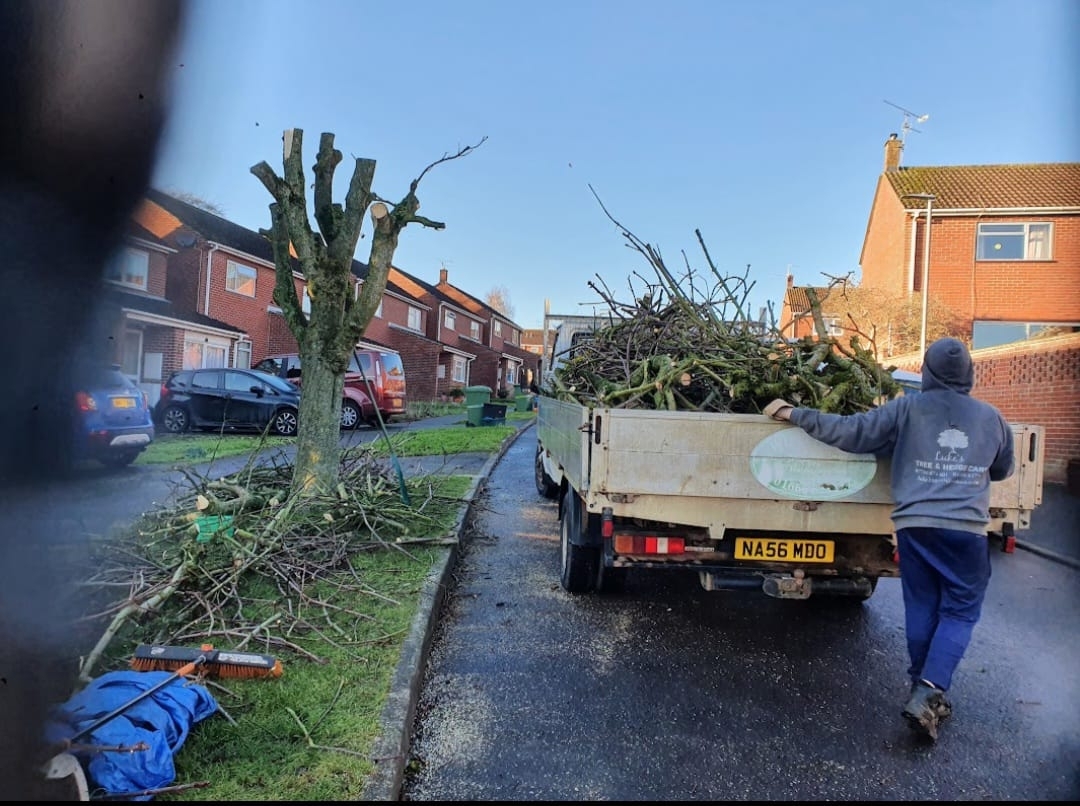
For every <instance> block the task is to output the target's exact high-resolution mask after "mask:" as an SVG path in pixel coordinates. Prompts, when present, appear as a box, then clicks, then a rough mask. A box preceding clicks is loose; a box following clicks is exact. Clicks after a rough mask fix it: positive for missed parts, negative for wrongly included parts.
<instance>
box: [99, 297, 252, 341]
mask: <svg viewBox="0 0 1080 806" xmlns="http://www.w3.org/2000/svg"><path fill="white" fill-rule="evenodd" d="M107 296H108V298H109V299H111V300H112V301H113V302H115V303H116V304H118V305H120V306H121V307H123V308H130V309H133V310H136V311H142V312H143V313H149V314H153V315H155V316H164V317H168V318H169V319H179V320H180V321H182V322H190V323H191V324H193V325H205V326H206V327H213V328H217V329H218V330H231V331H232V332H234V333H243V332H244V329H243V328H239V327H235V326H233V325H230V324H228V323H227V322H222V321H221V320H220V319H213V318H211V317H209V316H203V315H202V314H201V313H191V312H189V311H179V310H177V309H176V308H174V307H173V304H172V303H171V302H169V301H168V300H167V299H165V298H164V297H155V296H153V295H151V294H142V293H139V292H137V291H126V290H122V289H119V288H109V289H108V292H107Z"/></svg>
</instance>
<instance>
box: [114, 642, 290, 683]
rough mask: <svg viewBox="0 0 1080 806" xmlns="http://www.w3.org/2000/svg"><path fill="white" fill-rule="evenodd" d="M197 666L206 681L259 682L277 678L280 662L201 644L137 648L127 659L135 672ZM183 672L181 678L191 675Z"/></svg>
mask: <svg viewBox="0 0 1080 806" xmlns="http://www.w3.org/2000/svg"><path fill="white" fill-rule="evenodd" d="M192 663H197V664H198V665H199V666H200V667H201V673H202V674H204V675H205V676H206V677H230V678H241V679H243V678H259V677H281V674H282V671H283V670H282V667H281V661H279V660H276V659H275V658H273V657H271V656H270V655H258V654H255V653H254V652H230V651H229V650H226V649H214V647H213V645H211V644H203V645H202V646H201V647H200V648H199V649H189V648H188V647H182V646H163V645H161V644H139V645H138V646H137V647H135V654H134V655H133V656H132V658H131V668H132V669H135V670H136V671H139V672H154V671H172V670H177V669H185V667H187V666H188V665H189V664H192ZM192 671H194V669H191V670H185V671H184V674H191V672H192Z"/></svg>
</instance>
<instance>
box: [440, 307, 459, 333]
mask: <svg viewBox="0 0 1080 806" xmlns="http://www.w3.org/2000/svg"><path fill="white" fill-rule="evenodd" d="M456 326H457V316H456V315H455V314H454V312H453V311H447V312H446V313H445V314H443V327H445V328H446V329H447V330H456V329H457V327H456Z"/></svg>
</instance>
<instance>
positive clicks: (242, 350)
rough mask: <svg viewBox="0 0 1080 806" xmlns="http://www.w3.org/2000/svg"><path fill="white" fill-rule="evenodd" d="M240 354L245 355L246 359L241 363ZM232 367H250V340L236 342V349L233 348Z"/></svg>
mask: <svg viewBox="0 0 1080 806" xmlns="http://www.w3.org/2000/svg"><path fill="white" fill-rule="evenodd" d="M241 355H246V356H247V360H246V361H245V362H244V363H243V364H241V363H240V357H241ZM233 367H234V368H235V369H251V342H250V341H244V340H240V341H238V342H236V349H235V350H233Z"/></svg>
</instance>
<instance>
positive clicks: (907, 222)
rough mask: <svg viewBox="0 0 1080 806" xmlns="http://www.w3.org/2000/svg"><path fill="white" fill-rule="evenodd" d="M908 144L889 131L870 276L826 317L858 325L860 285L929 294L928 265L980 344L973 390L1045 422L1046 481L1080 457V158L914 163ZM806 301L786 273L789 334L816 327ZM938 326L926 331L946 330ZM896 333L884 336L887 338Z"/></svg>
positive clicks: (866, 254) (1057, 478) (935, 301)
mask: <svg viewBox="0 0 1080 806" xmlns="http://www.w3.org/2000/svg"><path fill="white" fill-rule="evenodd" d="M902 149H903V144H902V143H901V142H900V141H899V140H898V139H897V137H896V136H895V135H893V136H891V137H890V138H889V140H888V141H887V142H886V143H885V166H884V171H883V172H882V174H881V175H880V176H879V177H878V181H877V187H876V190H875V193H874V198H873V203H872V205H871V209H870V216H869V220H868V222H867V226H866V234H865V237H864V240H863V247H862V255H861V258H860V264H861V269H862V277H861V281H860V283H859V287H858V288H857V289H855V290H854V291H855V293H853V294H852V296H851V298H850V299H848V298H845V297H844V296H843V295H841V294H838V293H836V289H833V290H832V292H831V293H828V296H827V299H826V302H824V303H823V304H822V312H823V314H825V324H826V327H828V328H829V329H830V334H831V335H838V336H846V335H848V334H849V333H850V330H848V329H847V327H846V325H847V324H848V321H849V320H848V314H849V313H852V315H853V316H855V317H856V318H858V316H857V313H856V311H857V310H858V306H859V304H860V303H859V299H860V294H861V295H863V297H867V296H869V297H873V296H874V295H878V296H879V297H884V298H894V297H908V298H910V299H912V300H913V301H914V302H915V303H916V304H917V305H918V306H919V307H921V305H922V303H921V300H922V290H923V282H922V277H923V269H924V266H925V268H926V273H927V283H926V286H927V288H928V290H929V297H928V299H927V303H928V306H929V307H930V308H931V309H934V310H936V311H938V312H939V314H940V312H942V311H944V312H945V314H946V315H947V316H948V318H949V319H950V326H951V329H955V332H954V335H957V336H958V337H959V338H961V339H963V340H964V341H966V342H967V343H968V344H969V345H970V346H971V348H972V359H973V361H974V363H975V387H974V389H973V392H972V394H973V395H975V396H976V397H978V398H980V399H982V400H986V401H988V402H990V403H993V404H994V405H995V406H997V407H998V408H999V409H1000V411H1001V412H1002V414H1004V415H1005V417H1006V418H1007V419H1008V420H1010V421H1011V422H1016V423H1031V424H1037V425H1042V426H1044V427H1045V428H1046V462H1045V468H1044V470H1045V480H1046V481H1049V482H1060V483H1063V482H1064V481H1065V478H1066V473H1067V468H1068V467H1069V466H1070V465H1075V464H1076V463H1077V462H1080V163H1036V164H1025V165H962V166H944V167H912V168H904V167H901V166H900V157H901V154H902ZM927 194H929V195H932V196H933V199H930V200H929V204H928V200H927V198H925V196H926V195H927ZM927 217H929V219H930V222H931V223H930V248H929V252H928V253H925V252H924V249H925V245H926V234H927V233H926V227H927ZM924 254H927V255H928V257H929V261H928V262H927V263H926V264H924V260H923V258H924ZM817 291H818V293H819V296H825V295H826V294H827V289H826V288H823V287H817ZM809 312H810V306H809V299H808V295H807V293H806V287H799V286H796V285H794V282H793V279H792V278H791V277H790V276H789V277H788V283H787V288H786V289H785V295H784V302H783V310H782V314H781V322H780V325H781V328H783V330H784V334H785V336H788V337H789V338H800V337H803V336H806V335H811V336H814V335H816V332H815V331H814V328H813V323H812V320H811V319H810V317H809ZM920 325H921V323H920ZM927 330H928V332H927V341H928V342H929V341H932V340H933V339H934V338H936V336H937V335H940V334H935V333H933V332H931V328H929V327H928V329H927ZM879 336H880V334H879ZM888 344H889V341H888V339H887V338H885V339H881V338H879V341H878V345H879V347H886V348H887V346H888ZM882 360H883V362H885V363H888V364H890V365H896V366H898V367H900V368H901V369H906V370H911V371H916V372H918V371H920V370H921V367H922V355H921V354H920V353H919V352H918V351H917V350H916V351H915V352H905V353H898V352H896V351H891V350H888V349H885V350H884V355H883V357H882Z"/></svg>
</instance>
